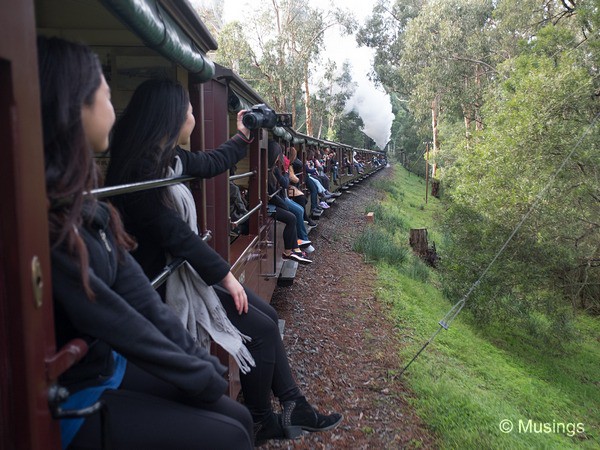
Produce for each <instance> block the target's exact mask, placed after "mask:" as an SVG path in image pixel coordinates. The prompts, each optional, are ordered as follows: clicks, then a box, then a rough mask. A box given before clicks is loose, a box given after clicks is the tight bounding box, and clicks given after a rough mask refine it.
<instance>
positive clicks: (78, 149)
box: [37, 37, 133, 298]
mask: <svg viewBox="0 0 600 450" xmlns="http://www.w3.org/2000/svg"><path fill="white" fill-rule="evenodd" d="M37 44H38V66H39V78H40V90H41V103H42V124H43V133H44V160H45V172H46V193H47V196H48V205H49V210H48V222H49V228H50V243H51V245H52V246H53V247H57V246H60V245H62V244H63V243H66V246H67V250H68V251H69V253H70V254H71V255H73V257H75V258H76V259H77V260H78V262H79V265H80V267H81V276H82V282H83V285H84V288H85V291H86V293H87V294H88V296H89V297H90V298H93V296H94V295H93V293H92V291H91V289H90V286H89V277H88V266H89V260H88V252H87V248H86V246H85V243H84V242H83V240H82V239H81V237H80V236H79V233H78V232H77V228H78V227H80V226H81V225H82V224H83V222H84V216H85V215H84V214H83V207H84V202H85V203H86V204H87V205H88V206H89V207H90V208H91V209H92V210H93V208H94V206H95V204H96V201H95V199H94V198H91V197H84V195H83V194H84V192H85V191H89V190H91V189H93V188H95V187H96V186H97V183H98V169H97V167H96V164H95V162H94V157H93V150H92V148H91V146H90V144H89V143H88V141H87V139H86V136H85V132H84V129H83V124H82V121H81V110H82V107H83V106H84V105H88V106H90V105H92V104H93V102H94V97H95V93H96V91H97V90H98V88H99V87H100V84H101V81H102V67H101V65H100V61H99V60H98V57H97V56H96V54H95V53H93V52H92V51H91V50H90V48H89V47H87V46H85V45H83V44H77V43H73V42H68V41H65V40H63V39H59V38H45V37H39V38H38V40H37ZM110 212H111V218H112V220H111V228H112V231H113V233H114V235H115V238H116V240H117V244H118V245H119V247H120V248H123V249H128V248H130V247H131V245H132V244H133V241H132V240H131V238H130V237H129V236H127V235H126V234H125V232H124V231H123V227H122V224H121V221H120V220H119V217H118V214H117V213H116V211H115V210H114V209H112V208H111V209H110Z"/></svg>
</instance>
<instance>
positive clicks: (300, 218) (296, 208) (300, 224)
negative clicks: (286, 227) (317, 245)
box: [285, 197, 308, 241]
mask: <svg viewBox="0 0 600 450" xmlns="http://www.w3.org/2000/svg"><path fill="white" fill-rule="evenodd" d="M285 206H287V207H288V209H289V210H290V212H293V213H294V215H295V216H296V233H297V234H298V239H302V240H303V241H308V233H307V232H306V227H305V226H304V210H303V209H302V206H300V205H299V204H298V203H296V202H294V201H292V200H290V199H289V198H287V197H286V198H285Z"/></svg>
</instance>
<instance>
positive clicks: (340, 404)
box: [261, 168, 436, 449]
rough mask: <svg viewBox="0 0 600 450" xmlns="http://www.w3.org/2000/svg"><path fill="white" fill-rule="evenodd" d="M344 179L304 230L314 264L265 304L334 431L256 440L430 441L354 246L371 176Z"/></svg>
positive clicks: (368, 445)
mask: <svg viewBox="0 0 600 450" xmlns="http://www.w3.org/2000/svg"><path fill="white" fill-rule="evenodd" d="M392 170H393V169H390V168H388V169H387V170H384V171H383V172H381V173H378V174H377V175H374V176H372V177H370V178H369V179H367V180H365V181H363V182H362V183H361V184H360V185H358V186H355V187H352V188H351V189H350V190H349V192H347V193H344V195H343V196H342V197H340V198H339V199H338V201H337V202H336V203H335V205H333V206H332V207H331V209H329V210H328V211H326V212H325V214H324V215H323V217H322V219H321V220H320V221H319V225H318V227H317V228H316V229H314V230H313V231H312V232H311V233H310V239H311V240H312V241H313V242H314V246H315V247H316V251H315V253H313V254H312V255H311V256H313V257H314V263H313V264H312V265H309V266H303V267H300V268H299V269H298V275H297V277H296V280H295V281H294V285H293V286H291V287H282V288H277V289H276V291H275V294H274V296H273V300H272V305H273V306H274V307H275V309H277V311H278V313H279V315H280V317H281V318H282V319H284V320H285V334H284V342H285V345H286V348H287V351H288V355H289V359H290V363H291V366H292V370H293V371H294V374H295V375H296V379H297V381H298V384H299V385H300V387H301V389H302V390H303V391H304V393H305V394H306V396H307V398H308V400H309V402H311V403H312V404H314V405H316V406H317V408H318V409H320V410H321V411H323V412H330V411H333V410H335V411H338V412H340V413H342V414H343V415H344V421H343V422H342V424H341V425H340V426H339V427H338V428H337V429H335V430H333V431H329V432H323V433H311V434H309V435H307V436H303V437H301V438H300V439H298V440H294V441H289V440H283V441H270V442H268V443H266V444H265V445H263V446H262V447H261V448H289V449H373V448H379V449H399V448H435V447H436V441H435V437H434V436H433V434H432V433H431V431H429V430H428V429H427V427H426V426H425V425H424V423H423V421H422V420H421V419H420V418H419V417H418V416H417V415H416V413H415V412H414V410H413V408H412V407H411V406H410V405H409V399H410V397H411V396H412V395H413V394H412V393H411V392H410V391H409V390H408V388H407V386H406V384H405V382H404V381H403V380H401V379H399V378H398V377H397V376H396V374H397V373H398V371H399V369H400V368H401V361H399V358H398V356H397V349H398V345H399V344H398V340H397V339H396V337H395V331H394V327H393V322H392V320H391V319H390V317H389V312H388V311H387V307H386V306H385V305H382V304H381V303H380V302H378V301H377V300H376V299H375V272H374V269H373V268H372V267H371V266H370V265H368V264H366V263H365V262H364V260H363V257H362V255H359V254H357V253H355V252H354V251H353V250H352V243H353V241H354V237H355V236H356V235H357V233H359V232H360V230H362V229H363V227H364V226H365V225H366V219H365V208H366V206H367V205H369V204H372V203H373V202H374V201H376V200H377V198H380V196H381V195H382V194H380V193H379V192H378V191H377V190H376V189H375V188H373V187H372V182H373V180H376V179H383V178H385V177H389V176H391V172H392Z"/></svg>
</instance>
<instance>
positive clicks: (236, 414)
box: [38, 38, 253, 449]
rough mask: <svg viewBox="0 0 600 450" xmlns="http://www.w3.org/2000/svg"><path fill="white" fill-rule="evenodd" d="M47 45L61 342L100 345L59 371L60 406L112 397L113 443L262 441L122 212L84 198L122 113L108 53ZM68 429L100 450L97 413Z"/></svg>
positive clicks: (69, 440) (65, 426)
mask: <svg viewBox="0 0 600 450" xmlns="http://www.w3.org/2000/svg"><path fill="white" fill-rule="evenodd" d="M38 50H39V71H40V84H41V86H40V87H41V103H42V120H43V131H44V156H45V168H46V188H47V193H48V204H49V210H48V221H49V227H50V243H51V261H52V288H53V298H54V317H55V329H56V341H57V344H58V346H59V347H61V346H63V345H65V344H66V343H67V342H69V341H71V340H73V339H75V338H80V339H83V340H84V341H85V342H87V343H88V346H89V350H88V353H87V355H86V356H85V357H84V358H83V359H82V360H81V361H80V362H79V363H77V364H76V365H74V366H73V367H72V368H70V369H68V370H67V371H66V372H65V373H64V374H63V375H62V376H61V377H60V384H61V385H62V386H65V387H67V388H68V389H69V391H70V393H71V395H70V397H69V398H68V400H67V401H66V402H64V403H63V404H62V405H61V406H62V407H63V408H65V409H82V408H85V407H88V406H90V405H92V404H94V403H95V402H96V401H98V400H102V401H103V402H105V405H106V406H107V411H108V414H109V419H110V420H109V428H108V436H107V438H108V439H109V442H110V445H111V448H113V449H142V448H143V449H159V448H161V449H162V448H178V449H192V448H198V447H199V446H203V447H209V448H224V449H225V448H251V447H252V443H253V436H252V432H253V430H252V418H251V416H250V414H248V411H247V410H246V409H245V408H244V407H243V406H241V405H239V404H238V403H236V402H235V401H233V400H231V399H229V398H228V397H226V396H224V392H225V390H226V388H227V382H226V381H225V379H224V378H223V374H224V373H225V370H226V368H225V367H224V366H222V365H221V364H220V363H219V361H218V360H217V359H216V358H215V357H213V356H211V355H209V354H208V353H207V352H206V351H204V350H202V349H200V348H199V347H197V346H196V344H195V343H194V341H193V340H192V339H191V337H190V336H189V334H188V333H187V331H186V330H185V328H184V327H183V326H182V325H181V323H180V322H179V320H178V318H177V317H176V315H175V314H173V312H172V311H171V309H170V308H168V307H167V306H166V305H164V304H163V303H162V302H161V301H160V297H159V296H158V294H157V293H156V292H155V291H154V290H153V289H152V287H151V285H150V283H149V282H148V278H147V277H146V275H145V274H144V272H143V271H142V269H141V268H140V266H139V265H138V263H137V262H135V260H134V259H133V258H132V257H131V256H130V255H129V253H128V252H127V250H128V249H130V248H131V246H132V244H133V241H132V240H131V238H130V237H129V236H128V235H127V234H126V233H125V232H124V230H123V226H122V224H121V221H120V219H119V216H118V213H117V212H116V211H115V210H114V208H112V207H111V206H109V205H107V204H106V203H103V202H99V201H96V200H95V199H94V198H93V197H91V196H84V192H85V191H89V190H90V189H92V188H95V187H96V180H97V178H96V173H97V169H96V166H95V163H94V159H93V152H94V151H95V152H100V151H104V150H106V148H107V147H108V139H109V132H110V129H111V128H112V125H113V123H114V120H115V114H114V110H113V106H112V104H111V102H110V89H109V87H108V85H107V83H106V80H105V79H104V77H103V75H102V71H101V66H100V62H99V60H98V57H97V56H96V55H95V54H93V53H92V52H91V50H90V49H89V48H88V47H86V46H84V45H81V44H74V43H70V42H67V41H64V40H61V39H57V38H51V39H47V38H39V39H38ZM60 428H61V436H62V445H63V448H69V449H76V448H86V449H97V448H100V443H101V433H102V430H101V424H100V419H99V417H98V414H95V415H92V416H90V417H88V418H86V419H62V420H61V421H60Z"/></svg>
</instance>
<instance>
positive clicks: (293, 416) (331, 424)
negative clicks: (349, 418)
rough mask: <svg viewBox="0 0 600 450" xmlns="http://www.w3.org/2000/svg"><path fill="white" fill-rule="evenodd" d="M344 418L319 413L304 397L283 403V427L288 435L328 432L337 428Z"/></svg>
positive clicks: (339, 415)
mask: <svg viewBox="0 0 600 450" xmlns="http://www.w3.org/2000/svg"><path fill="white" fill-rule="evenodd" d="M342 419H343V416H342V415H341V414H338V413H333V414H329V415H328V416H326V415H324V414H321V413H319V412H318V411H317V410H316V409H315V408H313V407H312V406H311V405H310V404H309V403H308V402H307V401H306V399H305V398H304V397H302V398H299V399H297V400H291V401H288V402H284V403H283V414H282V415H281V425H282V427H283V430H284V432H285V434H286V435H297V434H298V432H299V430H303V431H310V432H314V431H327V430H332V429H334V428H335V427H337V426H338V425H339V424H340V422H341V421H342Z"/></svg>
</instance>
